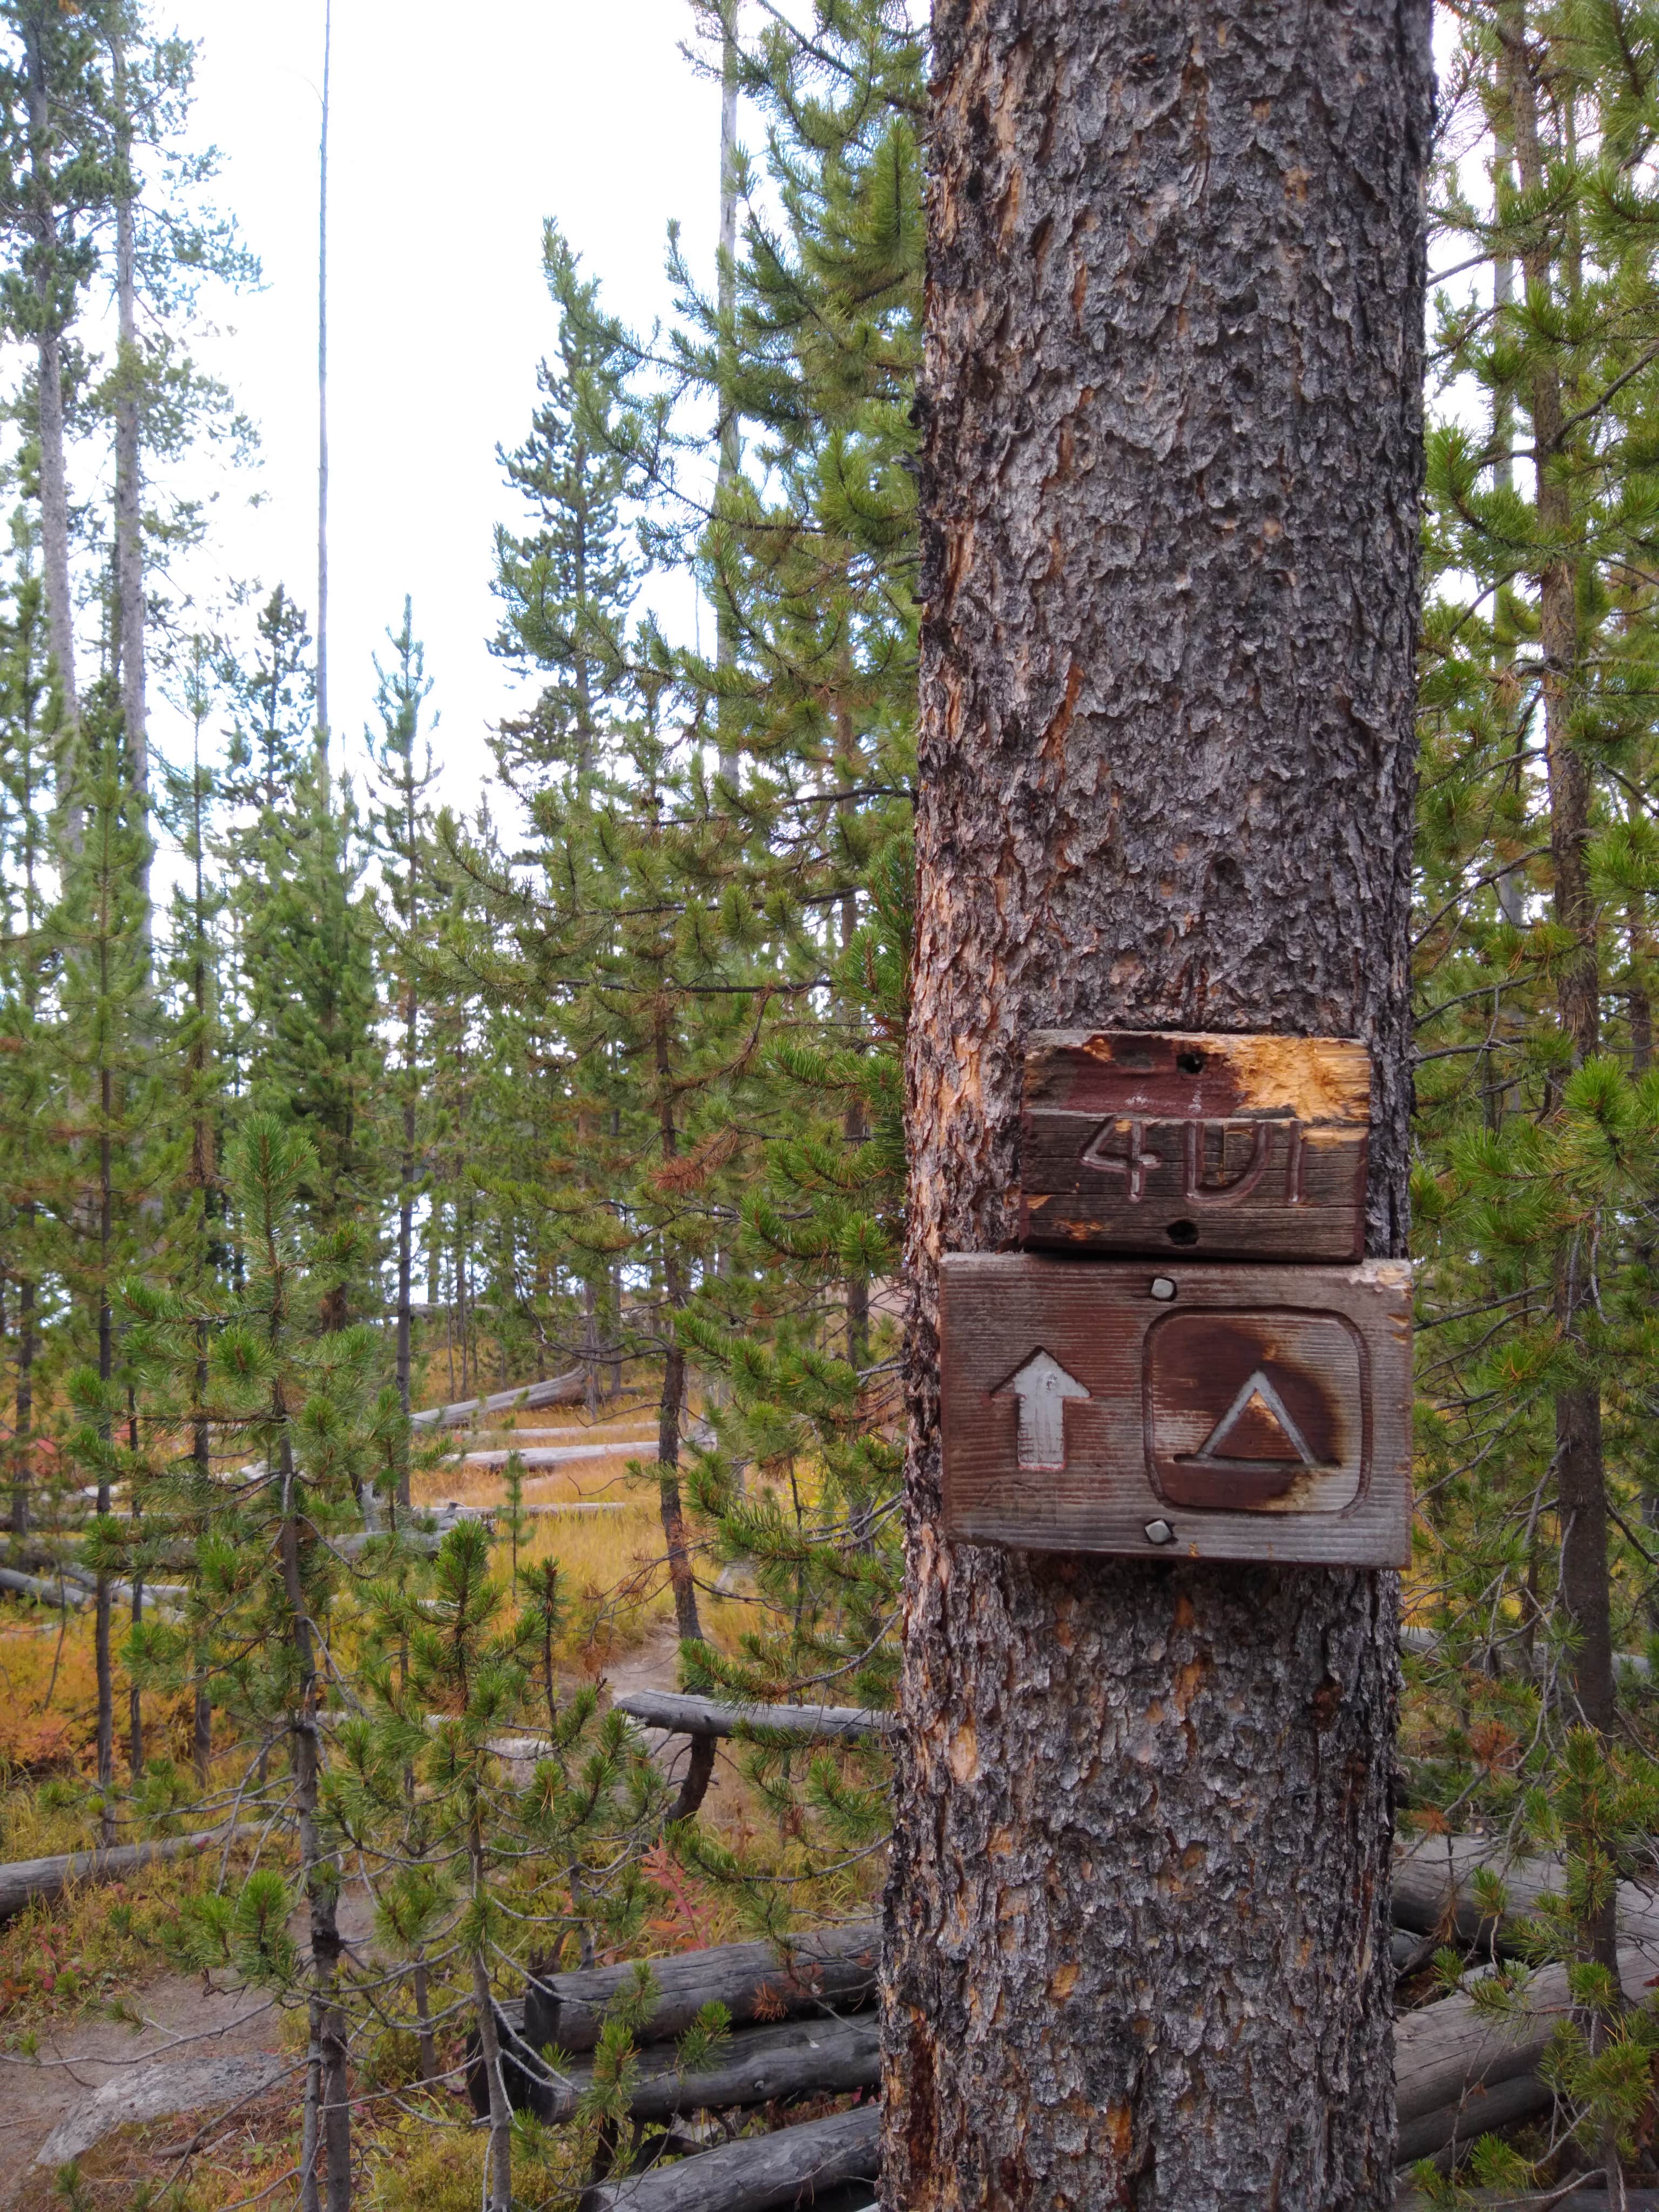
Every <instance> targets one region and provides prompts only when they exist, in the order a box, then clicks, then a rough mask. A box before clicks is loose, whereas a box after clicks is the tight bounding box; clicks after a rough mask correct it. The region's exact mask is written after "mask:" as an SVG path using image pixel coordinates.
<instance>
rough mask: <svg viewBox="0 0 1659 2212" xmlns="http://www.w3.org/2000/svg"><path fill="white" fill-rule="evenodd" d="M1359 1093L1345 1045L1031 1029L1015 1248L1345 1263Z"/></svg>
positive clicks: (1363, 1082) (1351, 1240)
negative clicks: (1033, 1032) (1034, 1031)
mask: <svg viewBox="0 0 1659 2212" xmlns="http://www.w3.org/2000/svg"><path fill="white" fill-rule="evenodd" d="M1370 1088H1371V1080H1370V1055H1369V1054H1368V1053H1367V1052H1366V1049H1365V1048H1364V1045H1363V1044H1358V1043H1355V1042H1352V1040H1351V1039H1348V1038H1346V1037H1289V1036H1212V1035H1208V1034H1203V1033H1200V1034H1198V1035H1194V1036H1176V1035H1170V1034H1168V1033H1165V1032H1160V1031H1134V1030H1045V1031H1042V1032H1041V1033H1039V1035H1037V1036H1036V1037H1034V1038H1033V1040H1032V1042H1031V1049H1030V1051H1029V1052H1028V1053H1027V1054H1026V1057H1025V1099H1024V1115H1023V1117H1022V1121H1021V1129H1020V1242H1021V1243H1023V1244H1027V1245H1037V1246H1043V1247H1047V1248H1048V1249H1055V1250H1061V1251H1074V1252H1125V1253H1127V1252H1144V1253H1167V1254H1169V1255H1170V1256H1171V1257H1173V1256H1174V1255H1176V1254H1177V1253H1182V1252H1185V1253H1187V1254H1188V1255H1189V1256H1191V1257H1194V1258H1207V1257H1215V1258H1222V1257H1229V1258H1240V1259H1245V1258H1248V1259H1255V1260H1358V1258H1359V1257H1360V1255H1361V1254H1362V1253H1363V1252H1364V1249H1365V1148H1366V1140H1367V1136H1368V1133H1369V1130H1370Z"/></svg>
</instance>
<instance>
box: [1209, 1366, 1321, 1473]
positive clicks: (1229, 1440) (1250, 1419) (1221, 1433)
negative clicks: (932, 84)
mask: <svg viewBox="0 0 1659 2212" xmlns="http://www.w3.org/2000/svg"><path fill="white" fill-rule="evenodd" d="M1194 1459H1196V1460H1199V1461H1206V1460H1209V1461H1226V1460H1248V1461H1250V1462H1253V1463H1254V1464H1255V1465H1260V1464H1261V1462H1263V1461H1273V1460H1277V1461H1279V1462H1292V1461H1297V1460H1299V1461H1300V1462H1301V1463H1302V1464H1303V1466H1304V1467H1316V1466H1317V1465H1318V1464H1319V1462H1318V1461H1317V1460H1316V1458H1315V1457H1314V1455H1313V1454H1312V1452H1310V1450H1309V1449H1308V1446H1307V1441H1306V1439H1305V1438H1304V1436H1303V1434H1302V1431H1301V1430H1300V1429H1298V1428H1297V1425H1296V1423H1295V1421H1294V1419H1292V1418H1291V1413H1290V1409H1289V1407H1287V1406H1286V1405H1285V1401H1284V1400H1283V1399H1282V1398H1281V1397H1280V1396H1279V1393H1278V1391H1277V1390H1275V1389H1274V1388H1273V1384H1272V1383H1271V1382H1270V1381H1269V1380H1268V1378H1267V1373H1266V1371H1265V1370H1263V1369H1261V1368H1260V1367H1258V1368H1257V1369H1256V1370H1255V1372H1254V1373H1253V1374H1252V1375H1250V1376H1248V1377H1247V1378H1246V1380H1245V1381H1244V1383H1243V1384H1242V1385H1241V1386H1240V1388H1239V1391H1238V1395H1237V1396H1236V1397H1235V1398H1234V1400H1233V1401H1232V1403H1231V1406H1229V1407H1228V1408H1227V1410H1226V1412H1225V1413H1224V1414H1223V1415H1222V1416H1221V1419H1219V1420H1218V1422H1217V1423H1216V1425H1215V1426H1214V1428H1212V1430H1211V1431H1210V1433H1209V1435H1208V1436H1207V1437H1206V1438H1205V1439H1204V1442H1203V1443H1202V1444H1201V1445H1200V1447H1199V1449H1198V1450H1197V1451H1196V1452H1195V1453H1194Z"/></svg>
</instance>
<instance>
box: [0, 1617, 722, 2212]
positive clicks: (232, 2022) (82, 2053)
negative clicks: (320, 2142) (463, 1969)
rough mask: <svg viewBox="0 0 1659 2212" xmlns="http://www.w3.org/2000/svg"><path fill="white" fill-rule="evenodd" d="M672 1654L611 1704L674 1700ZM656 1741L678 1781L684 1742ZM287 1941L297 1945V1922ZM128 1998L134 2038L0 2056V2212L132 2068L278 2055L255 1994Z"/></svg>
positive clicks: (352, 1930)
mask: <svg viewBox="0 0 1659 2212" xmlns="http://www.w3.org/2000/svg"><path fill="white" fill-rule="evenodd" d="M678 1650H679V1645H678V1638H677V1637H676V1635H675V1633H674V1624H673V1622H672V1621H671V1620H664V1621H659V1622H657V1623H656V1624H655V1625H654V1626H653V1628H652V1630H651V1632H650V1634H649V1635H648V1636H647V1638H646V1639H645V1641H644V1642H643V1643H642V1644H636V1645H635V1648H634V1649H633V1650H630V1651H628V1652H625V1653H623V1654H622V1655H620V1656H618V1658H617V1660H616V1662H615V1663H614V1664H613V1665H611V1667H609V1668H607V1669H606V1670H605V1683H606V1686H607V1687H608V1688H609V1690H610V1692H611V1696H612V1697H613V1698H619V1697H624V1696H626V1695H627V1693H628V1692H629V1691H630V1690H671V1689H672V1688H673V1687H674V1686H675V1680H676V1668H677V1661H678ZM654 1734H655V1732H654V1731H653V1735H654ZM657 1740H658V1741H660V1742H661V1744H662V1747H663V1750H664V1752H665V1754H666V1765H667V1767H668V1770H669V1771H670V1772H671V1774H673V1775H676V1776H677V1775H678V1769H679V1766H680V1765H681V1764H682V1763H683V1761H684V1755H685V1752H686V1748H687V1746H686V1741H685V1739H684V1737H683V1736H678V1737H665V1738H659V1739H657ZM340 1919H341V1924H342V1931H343V1934H344V1935H345V1936H346V1938H347V1940H348V1942H353V1943H362V1942H366V1941H367V1939H368V1933H369V1926H370V1905H369V1899H368V1893H367V1891H366V1890H364V1889H363V1887H362V1885H361V1884H359V1883H349V1884H348V1885H347V1887H346V1888H345V1890H344V1892H343V1894H342V1897H341V1901H340ZM295 1933H296V1935H299V1936H301V1940H303V1930H302V1929H301V1924H300V1922H299V1920H298V1918H297V1917H296V1921H295ZM126 1995H127V1996H128V1999H129V2001H130V2002H131V2004H132V2006H133V2008H134V2009H135V2010H136V2011H137V2012H138V2013H140V2014H141V2015H143V2019H144V2021H145V2022H146V2025H145V2026H144V2027H143V2028H142V2029H138V2030H135V2029H133V2028H131V2027H128V2026H126V2025H125V2023H124V2022H121V2021H111V2020H100V2019H95V2018H86V2019H82V2020H77V2021H68V2022H66V2023H65V2024H64V2026H62V2027H59V2028H58V2029H57V2030H56V2031H55V2032H54V2033H52V2034H50V2035H43V2037H42V2038H41V2043H40V2063H39V2064H35V2063H31V2062H29V2061H27V2060H23V2059H17V2058H11V2057H3V2056H0V2206H5V2205H9V2204H10V2203H13V2202H14V2201H15V2197H17V2195H18V2193H19V2191H21V2189H22V2188H23V2187H24V2185H26V2184H27V2181H28V2179H29V2178H30V2170H31V2168H32V2167H33V2161H34V2157H35V2154H36V2153H37V2152H38V2151H39V2150H40V2148H41V2146H42V2145H43V2144H44V2143H45V2142H46V2138H47V2136H50V2135H51V2133H52V2130H53V2129H54V2128H55V2127H56V2126H57V2125H58V2123H59V2121H61V2120H63V2119H64V2118H66V2117H67V2116H68V2115H69V2113H70V2112H73V2111H74V2110H75V2109H76V2106H79V2105H81V2104H82V2103H84V2102H85V2100H86V2099H87V2098H88V2096H89V2095H90V2094H91V2093H92V2092H93V2091H94V2089H98V2088H100V2087H102V2086H103V2084H104V2083H105V2082H106V2081H112V2080H113V2079H114V2078H115V2077H116V2076H117V2075H119V2074H121V2073H123V2072H124V2071H127V2070H130V2069H132V2068H134V2067H135V2066H136V2065H137V2063H139V2062H140V2061H147V2060H152V2059H165V2060H167V2061H168V2062H169V2063H174V2062H183V2061H185V2060H190V2059H197V2058H210V2057H211V2058H221V2057H241V2056H243V2055H245V2054H252V2053H255V2052H259V2051H278V2050H280V2048H281V2027H282V2018H281V2015H280V2014H279V2013H278V2012H277V2011H276V2008H275V2007H274V2006H272V2005H271V2004H270V2002H269V2001H268V2000H267V1999H266V1998H265V1997H264V1996H261V1995H259V1994H258V1993H256V1992H254V1991H251V1990H215V1989H212V1988H211V1987H210V1985H209V1984H207V1982H206V1981H205V1979H204V1978H197V1977H191V1976H187V1975H183V1974H161V1975H158V1976H157V1977H156V1978H155V1980H154V1981H150V1982H146V1983H144V1984H143V1985H142V1986H141V1987H137V1988H134V1989H132V1990H129V1991H127V1992H126ZM298 2094H299V2091H298V2087H297V2085H296V2087H295V2097H296V2098H297V2096H298Z"/></svg>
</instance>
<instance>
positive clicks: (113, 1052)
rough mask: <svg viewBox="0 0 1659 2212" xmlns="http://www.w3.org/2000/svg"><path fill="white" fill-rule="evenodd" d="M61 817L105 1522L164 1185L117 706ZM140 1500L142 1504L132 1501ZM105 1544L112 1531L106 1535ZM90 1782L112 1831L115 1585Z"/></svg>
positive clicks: (88, 722)
mask: <svg viewBox="0 0 1659 2212" xmlns="http://www.w3.org/2000/svg"><path fill="white" fill-rule="evenodd" d="M65 806H66V808H67V809H68V810H69V811H72V812H73V814H74V815H75V817H76V819H77V820H78V821H79V823H80V824H81V834H80V836H79V839H78V841H77V842H76V845H75V846H73V847H72V848H70V856H69V860H68V863H67V865H66V866H65V868H64V876H63V888H62V894H61V896H60V897H59V899H58V902H57V903H56V904H55V906H54V907H53V908H52V912H51V914H50V915H48V917H47V919H46V924H45V937H46V943H47V945H49V946H50V947H51V948H52V951H53V953H54V954H55V956H56V958H57V962H58V969H59V973H58V982H57V990H56V1013H57V1019H56V1022H55V1024H54V1026H53V1030H52V1042H51V1052H52V1066H53V1073H54V1079H55V1088H56V1094H57V1097H56V1106H57V1112H58V1116H59V1120H60V1126H61V1127H63V1129H64V1133H65V1136H66V1139H67V1142H66V1146H65V1151H64V1156H63V1159H62V1164H61V1169H60V1174H61V1176H62V1180H61V1182H60V1183H59V1187H58V1191H57V1193H56V1194H54V1198H53V1200H52V1207H53V1212H54V1214H55V1217H56V1218H55V1224H54V1226H55V1230H56V1249H55V1253H54V1259H55V1261H56V1264H57V1266H58V1267H59V1268H61V1270H62V1273H63V1276H64V1281H65V1283H66V1285H67V1286H68V1289H69V1291H70V1297H71V1300H72V1302H73V1306H74V1312H75V1322H76V1336H77V1338H78V1340H79V1346H80V1348H81V1349H82V1352H83V1353H84V1352H87V1351H88V1350H90V1351H91V1352H92V1355H93V1356H92V1358H91V1359H90V1360H89V1361H88V1364H87V1365H86V1366H85V1368H84V1369H83V1370H82V1379H81V1383H80V1385H79V1387H78V1389H77V1392H76V1396H77V1399H78V1404H77V1412H78V1413H79V1414H80V1416H81V1425H80V1427H79V1429H78V1430H77V1431H76V1440H75V1450H76V1456H77V1457H78V1459H79V1461H80V1462H81V1463H82V1466H83V1467H84V1468H85V1470H86V1471H87V1473H88V1474H91V1475H92V1477H93V1479H94V1483H95V1485H96V1486H97V1492H98V1512H99V1516H100V1520H101V1519H103V1518H104V1517H105V1516H109V1514H110V1511H111V1506H112V1491H113V1489H114V1487H115V1486H116V1485H117V1484H118V1483H119V1482H123V1481H125V1480H126V1479H127V1477H128V1474H129V1472H130V1470H129V1468H128V1467H127V1464H126V1462H125V1459H124V1457H123V1443H124V1441H125V1443H127V1444H130V1443H131V1442H132V1438H131V1434H130V1432H129V1433H128V1435H127V1436H126V1437H125V1440H124V1439H123V1438H122V1437H121V1435H120V1431H122V1430H123V1429H124V1428H125V1427H126V1426H127V1424H126V1423H125V1420H124V1418H123V1417H124V1415H125V1413H126V1411H127V1406H126V1387H125V1379H124V1377H123V1376H122V1375H121V1374H120V1372H119V1371H118V1370H119V1369H120V1366H121V1358H120V1351H119V1346H118V1341H117V1335H118V1332H117V1322H116V1296H117V1289H118V1285H119V1283H120V1281H121V1279H123V1278H124V1277H125V1275H126V1274H127V1273H129V1272H130V1271H131V1268H132V1267H133V1266H134V1263H135V1261H136V1260H137V1258H138V1256H139V1255H140V1254H141V1252H143V1249H144V1247H145V1246H146V1244H147V1243H149V1241H150V1237H151V1233H152V1232H151V1231H149V1229H148V1228H147V1226H146V1220H145V1217H146V1213H147V1212H148V1210H149V1203H150V1200H152V1198H153V1197H154V1196H155V1194H157V1193H159V1192H160V1191H161V1190H163V1189H165V1188H167V1183H168V1181H169V1180H170V1176H169V1170H168V1167H167V1159H166V1143H165V1132H164V1128H163V1125H162V1121H161V1101H162V1097H163V1086H164V1079H165V1073H166V1071H165V1066H164V1064H163V1063H162V1062H161V1060H160V1058H159V1056H158V1054H157V1053H156V1050H155V1043H156V1039H155V1000H154V995H153V977H152V975H151V968H150V959H149V945H148V942H147V939H146V935H145V932H144V930H143V916H144V910H145V902H144V897H143V889H142V884H143V866H144V863H145V861H146V860H147V858H148V853H149V838H148V834H147V832H146V830H145V828H144V826H143V804H142V801H141V799H140V798H139V796H138V794H137V792H136V791H135V789H134V787H133V784H132V781H131V762H130V759H129V757H128V756H127V753H126V749H125V742H124V736H123V732H122V727H121V723H120V716H119V708H118V704H116V703H115V702H112V701H111V700H110V699H109V698H108V697H107V696H106V695H105V694H104V693H103V692H102V691H101V690H100V692H99V693H94V695H92V696H90V697H89V698H88V702H87V703H86V707H85V709H84V711H83V715H82V727H81V733H80V741H79V744H77V746H76V755H75V769H74V774H73V776H72V779H71V781H70V785H69V788H68V791H67V793H66V794H65ZM135 1504H136V1501H135ZM103 1534H104V1536H105V1540H106V1541H110V1538H111V1536H112V1532H111V1531H109V1530H107V1529H106V1530H105V1531H104V1532H103ZM96 1656H97V1671H98V1741H97V1778H98V1785H99V1788H100V1790H101V1791H102V1793H103V1800H104V1826H105V1831H106V1835H107V1834H109V1833H110V1832H112V1827H113V1822H114V1818H115V1814H114V1803H113V1798H112V1790H113V1784H114V1747H115V1712H114V1674H113V1656H112V1643H111V1577H110V1574H109V1573H108V1571H107V1569H106V1567H105V1568H100V1572H99V1576H98V1591H97V1613H96Z"/></svg>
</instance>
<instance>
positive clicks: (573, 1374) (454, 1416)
mask: <svg viewBox="0 0 1659 2212" xmlns="http://www.w3.org/2000/svg"><path fill="white" fill-rule="evenodd" d="M586 1393H587V1371H586V1369H585V1368H581V1367H573V1368H572V1369H571V1370H570V1372H569V1373H568V1375H556V1376H553V1378H552V1380H551V1381H550V1382H547V1383H520V1385H519V1387H518V1388H517V1389H514V1390H497V1391H496V1392H495V1395H494V1396H493V1397H489V1398H462V1399H459V1400H458V1401H457V1402H456V1403H455V1404H454V1405H453V1406H428V1407H426V1409H425V1410H424V1411H423V1412H422V1413H411V1414H410V1417H409V1419H410V1427H411V1428H416V1429H464V1428H465V1426H466V1425H467V1424H468V1422H470V1421H471V1420H472V1419H475V1417H476V1416H477V1415H478V1414H479V1413H508V1412H510V1411H511V1410H512V1408H513V1407H515V1406H525V1407H529V1408H530V1410H531V1411H532V1412H533V1411H534V1410H535V1409H536V1407H538V1406H574V1404H575V1402H576V1401H577V1400H578V1399H579V1398H582V1397H585V1396H586Z"/></svg>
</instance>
